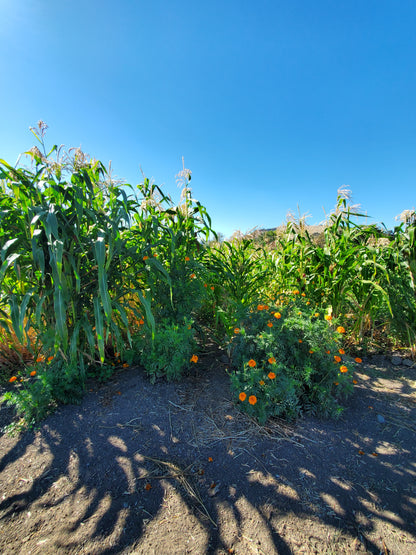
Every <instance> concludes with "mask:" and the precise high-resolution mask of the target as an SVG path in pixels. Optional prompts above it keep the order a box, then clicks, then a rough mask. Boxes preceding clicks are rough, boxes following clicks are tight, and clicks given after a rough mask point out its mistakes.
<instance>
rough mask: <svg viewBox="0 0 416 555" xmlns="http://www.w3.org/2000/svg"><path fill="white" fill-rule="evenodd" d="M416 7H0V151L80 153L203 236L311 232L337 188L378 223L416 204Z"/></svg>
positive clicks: (359, 3)
mask: <svg viewBox="0 0 416 555" xmlns="http://www.w3.org/2000/svg"><path fill="white" fill-rule="evenodd" d="M415 29H416V2H415V0H398V1H397V0H391V1H386V0H348V1H347V0H345V1H344V0H339V1H334V0H285V1H282V0H270V1H266V0H256V2H254V1H253V0H250V1H246V0H235V1H234V0H230V1H227V0H221V1H217V0H212V1H210V2H199V1H196V0H194V1H176V0H172V1H168V0H165V1H161V0H152V1H149V0H147V1H142V0H119V1H118V2H114V0H113V1H111V2H110V1H107V0H101V1H99V2H98V1H97V0H82V1H81V0H60V1H58V2H57V1H55V0H20V1H17V0H0V68H1V73H0V75H1V85H0V105H1V118H0V157H2V158H5V159H6V160H8V161H9V162H11V163H15V161H16V159H17V156H18V154H19V153H20V152H22V151H24V150H27V149H28V148H30V147H31V146H33V144H34V138H33V136H32V135H31V133H30V132H29V131H28V128H29V126H30V125H35V124H36V122H37V121H38V120H39V119H42V120H44V121H45V122H46V123H47V124H48V125H49V130H48V135H47V139H48V144H50V145H52V144H54V143H58V144H61V143H64V144H65V145H67V146H81V147H82V149H83V150H84V151H86V152H87V153H88V154H90V155H91V156H93V157H95V158H99V159H100V160H102V161H103V162H104V163H105V164H107V163H108V161H109V160H112V166H113V169H114V172H115V173H116V174H117V176H118V177H120V178H123V179H125V180H126V181H128V182H130V183H133V184H136V183H138V182H140V180H141V173H140V167H142V169H143V171H144V173H145V174H146V175H147V176H148V177H153V178H154V180H155V182H156V183H157V184H162V185H164V188H165V191H166V192H167V193H169V194H171V195H172V196H173V197H174V198H175V199H177V198H178V195H179V190H178V189H177V187H176V182H175V174H176V173H177V172H178V171H179V170H180V169H181V167H182V162H181V157H182V156H184V157H185V165H186V167H187V168H190V169H191V170H192V172H193V173H192V186H193V191H194V196H195V198H197V199H198V200H199V201H200V202H202V204H204V205H205V206H206V207H207V209H208V212H209V213H210V214H211V216H212V219H213V225H214V228H215V229H216V230H217V231H219V232H222V233H223V234H225V235H226V236H229V235H230V234H231V233H232V232H233V231H234V230H237V229H240V230H241V231H243V232H244V231H246V230H249V229H251V228H253V227H255V226H258V227H275V226H277V225H280V224H281V223H282V222H283V221H284V220H285V215H286V213H287V211H288V210H292V211H297V206H298V205H299V208H300V211H301V213H305V212H307V213H310V214H311V215H312V218H310V219H309V220H308V221H309V223H318V222H320V221H322V220H323V219H324V217H325V214H324V210H325V211H326V212H329V211H330V210H331V209H332V208H333V207H334V204H335V201H336V194H337V189H338V188H339V187H341V186H343V185H349V186H350V188H351V190H352V192H353V199H354V201H355V202H356V203H360V204H361V205H362V207H363V210H366V211H367V212H368V215H369V216H371V217H372V219H371V220H369V222H370V221H371V222H374V223H375V222H384V223H385V224H386V226H387V227H388V228H392V227H393V226H394V224H395V220H394V217H395V216H396V215H397V214H399V213H400V212H402V211H403V210H404V209H410V208H413V207H415V205H416V199H415V197H416V195H415V191H416V179H415V178H416V33H415Z"/></svg>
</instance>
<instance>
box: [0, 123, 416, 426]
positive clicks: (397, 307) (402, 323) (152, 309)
mask: <svg viewBox="0 0 416 555" xmlns="http://www.w3.org/2000/svg"><path fill="white" fill-rule="evenodd" d="M45 130H46V126H45V124H43V123H42V122H40V123H39V126H38V129H32V132H33V133H34V135H35V137H36V138H37V140H38V141H39V144H40V147H41V150H39V148H37V147H33V148H32V149H31V150H30V151H28V152H27V153H25V154H26V156H27V157H28V158H29V160H30V164H31V165H30V168H27V167H24V166H19V167H12V166H10V165H9V164H8V163H7V162H5V161H4V160H0V286H1V287H0V326H1V335H0V338H1V342H2V343H3V345H2V347H4V348H1V349H0V363H2V368H3V369H6V368H7V371H6V370H3V371H2V372H3V378H4V379H5V380H7V379H8V378H9V377H10V376H9V372H10V365H9V366H7V364H4V363H3V360H2V358H4V357H7V356H9V357H10V356H11V354H10V353H12V352H13V357H14V360H17V361H18V362H17V363H16V364H17V365H18V366H20V370H19V372H18V373H17V376H15V377H16V380H15V382H14V390H12V391H10V392H8V393H7V394H6V397H5V399H6V400H7V401H8V402H10V403H12V404H14V405H15V406H16V408H17V410H18V412H19V414H21V415H22V416H23V417H24V419H25V420H26V422H27V423H33V422H34V421H36V420H38V419H40V418H42V417H43V416H44V415H45V414H47V412H48V411H49V410H51V409H52V408H53V407H55V406H56V405H57V404H58V403H68V402H71V403H72V402H79V400H80V399H81V397H82V394H83V391H84V389H85V381H86V378H87V377H93V378H94V379H97V380H100V381H103V380H105V379H108V377H109V376H111V374H112V372H113V371H114V369H115V366H114V365H115V364H120V365H121V364H122V363H123V362H124V363H125V364H123V366H125V365H126V364H127V363H126V361H127V362H129V363H133V362H134V363H139V364H142V365H143V366H144V367H145V368H146V371H147V372H148V373H149V375H150V377H151V379H152V380H153V381H154V380H155V379H156V378H158V377H161V376H164V377H166V378H167V379H169V380H171V379H178V378H180V377H181V376H182V375H183V373H184V372H185V371H186V369H187V368H189V366H190V365H191V364H193V362H190V361H191V357H192V356H193V355H194V354H195V353H196V352H197V343H198V342H197V339H196V336H195V329H196V328H197V329H198V330H199V333H200V337H199V340H200V341H203V340H204V339H205V337H204V336H202V335H201V333H202V332H203V333H208V332H209V333H210V334H211V336H213V337H214V338H215V339H216V340H217V341H218V342H219V343H220V344H221V345H223V346H226V347H227V348H228V351H229V352H230V354H232V356H233V361H234V363H235V365H236V367H237V371H236V372H235V373H234V374H231V380H232V386H233V389H234V392H235V395H236V397H237V398H238V397H239V395H240V394H245V395H246V399H245V400H244V401H241V400H238V402H239V403H240V404H241V407H242V408H243V410H246V411H247V412H248V413H249V414H251V415H252V416H255V417H257V418H259V420H260V421H261V422H264V421H265V420H266V419H267V418H268V417H270V416H284V417H286V418H296V417H297V416H298V415H299V414H301V413H302V412H304V411H311V412H316V413H317V414H318V413H319V414H323V415H333V416H337V415H338V414H340V411H341V410H342V408H341V406H340V400H341V399H342V397H344V396H345V395H347V394H348V393H350V392H351V379H352V378H351V373H352V366H351V365H348V371H347V372H340V367H341V366H343V364H342V362H341V363H339V364H334V362H333V361H334V356H338V354H337V352H338V349H339V347H340V339H341V336H340V334H337V332H336V327H337V325H336V324H335V322H337V324H342V325H343V326H344V327H345V328H346V331H347V334H346V336H347V337H348V341H349V342H350V343H360V345H361V346H362V347H366V346H369V345H374V344H377V342H378V344H383V342H387V341H390V342H394V343H395V344H396V345H397V344H398V345H407V346H408V347H410V348H412V349H413V352H415V350H416V347H415V343H416V295H415V278H416V239H415V237H416V231H415V229H416V223H415V222H416V218H415V214H414V211H406V217H405V219H404V220H403V223H402V224H401V225H400V226H398V227H397V228H396V229H395V231H394V234H388V233H386V232H384V231H383V230H381V229H379V228H377V227H376V226H368V225H363V224H362V223H357V222H359V221H360V218H362V217H363V215H362V214H360V213H357V211H356V210H354V209H353V208H352V207H351V206H350V205H349V204H348V198H347V196H346V195H345V194H344V195H342V194H341V195H340V196H339V197H338V201H337V206H336V208H335V211H334V213H333V214H331V216H330V217H329V218H328V221H327V224H326V225H325V227H324V231H323V233H322V234H321V235H320V238H319V241H316V240H314V239H313V238H312V237H311V236H310V235H309V233H308V230H307V227H306V226H305V222H304V218H301V219H300V221H299V222H296V221H292V222H290V223H289V224H288V225H287V229H286V232H285V233H283V234H278V233H276V231H274V230H269V231H267V232H266V233H265V234H263V235H261V234H257V235H254V236H253V237H250V238H244V237H241V236H240V237H234V239H233V240H230V241H228V242H218V241H217V242H216V243H213V242H212V241H211V242H210V238H212V236H214V238H217V236H216V234H215V232H214V231H213V230H212V227H211V220H210V217H209V215H208V213H207V211H206V209H205V208H204V206H202V205H201V204H200V203H199V202H198V201H196V200H194V199H193V198H192V190H191V187H190V181H191V172H190V170H187V169H186V168H185V166H183V170H182V171H181V172H180V173H179V174H178V176H177V177H178V181H179V184H180V185H181V187H182V195H181V201H180V202H179V204H178V205H177V206H175V205H174V204H173V203H172V201H171V199H170V198H169V197H168V196H167V195H165V194H164V193H163V191H162V190H161V188H160V187H158V186H157V185H155V184H153V183H151V182H150V181H149V180H148V179H147V178H144V180H143V182H142V183H140V184H139V185H138V186H137V189H133V188H132V187H131V186H130V185H127V184H120V183H117V182H114V181H113V180H112V178H111V174H110V172H108V171H107V169H106V168H105V167H104V166H103V164H101V163H100V162H98V161H96V160H93V159H89V158H87V156H86V155H85V154H84V153H82V152H81V151H80V150H79V149H75V150H74V149H70V150H69V151H67V152H65V151H62V149H58V148H57V147H56V146H54V147H53V148H52V149H51V150H50V151H49V152H47V150H46V148H45V144H44V134H45ZM274 301H276V303H275V304H273V303H274ZM259 302H263V303H264V302H267V303H269V304H270V305H272V304H273V312H274V313H272V312H271V310H272V309H271V308H270V307H267V308H265V305H264V304H262V305H260V307H261V309H254V310H253V307H255V306H256V305H257V303H259ZM277 303H279V304H277ZM276 312H277V313H278V314H279V315H280V317H277V316H276ZM325 317H327V318H328V319H327V320H325ZM332 318H333V319H332ZM268 324H269V325H268ZM233 334H234V335H235V336H234V337H233V339H232V341H230V338H231V337H232V336H233ZM299 341H301V343H300V342H299ZM328 351H329V352H328ZM7 353H9V355H8V354H7ZM30 359H32V360H33V361H35V362H33V364H32V366H30V367H28V366H26V365H27V364H28V363H29V362H30ZM251 360H254V361H255V362H256V365H255V366H250V365H249V364H248V363H249V361H251ZM270 360H272V362H270ZM45 361H46V362H45ZM16 364H13V365H12V367H13V368H14V367H15V366H16ZM28 368H29V369H30V370H31V371H32V372H33V371H35V372H37V374H36V376H35V377H34V376H31V377H30V378H29V377H28V376H26V374H27V373H28V372H29V370H28ZM270 373H272V374H271V375H272V376H274V377H272V378H270V377H269V374H270ZM17 378H18V379H17ZM20 380H23V381H20ZM263 382H264V384H263ZM243 396H244V395H243ZM250 397H251V401H252V403H250V402H249V399H250ZM254 398H255V400H256V401H255V402H254Z"/></svg>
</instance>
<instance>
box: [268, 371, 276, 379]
mask: <svg viewBox="0 0 416 555" xmlns="http://www.w3.org/2000/svg"><path fill="white" fill-rule="evenodd" d="M267 377H268V378H269V379H271V380H274V379H275V377H276V374H275V373H274V372H269V373H268V374H267Z"/></svg>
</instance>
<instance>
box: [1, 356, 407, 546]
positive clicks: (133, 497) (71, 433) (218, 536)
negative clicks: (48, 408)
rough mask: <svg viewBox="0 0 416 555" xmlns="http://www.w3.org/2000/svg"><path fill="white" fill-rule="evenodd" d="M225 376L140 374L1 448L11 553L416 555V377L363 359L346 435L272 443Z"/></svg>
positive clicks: (207, 361) (4, 538)
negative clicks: (152, 379) (178, 378)
mask: <svg viewBox="0 0 416 555" xmlns="http://www.w3.org/2000/svg"><path fill="white" fill-rule="evenodd" d="M221 360H223V354H221V353H206V354H205V355H204V356H202V357H201V358H200V362H199V363H198V365H197V368H195V370H194V371H193V373H192V374H191V375H189V376H187V377H186V378H185V379H184V380H183V381H182V382H181V383H166V382H164V381H160V382H158V383H156V384H155V385H152V384H151V383H149V381H148V379H147V378H146V376H145V374H144V372H143V370H142V369H140V368H130V369H128V370H127V371H124V372H123V373H119V374H117V375H116V376H114V377H113V379H112V380H111V381H109V382H107V383H106V384H105V385H102V386H100V385H97V384H95V385H94V384H93V385H91V386H90V388H89V391H88V394H87V395H86V397H85V399H84V401H83V402H82V404H81V405H79V406H64V407H61V408H60V409H59V410H58V411H57V412H56V413H55V414H53V415H51V416H50V417H48V418H47V419H46V420H44V421H43V422H42V423H41V425H40V426H39V428H38V429H36V430H32V431H27V432H25V433H22V434H20V436H18V437H10V436H8V435H6V434H4V433H3V434H2V435H1V437H0V552H1V553H4V554H13V555H14V554H24V555H26V554H40V553H41V554H52V553H53V554H56V553H71V554H94V555H96V554H110V553H126V554H127V553H135V554H136V553H137V554H139V553H143V554H157V555H159V554H168V555H171V554H185V553H193V554H204V553H215V554H225V553H235V554H244V555H246V554H250V553H253V554H267V555H271V554H275V553H278V554H290V553H296V554H297V553H319V554H322V553H327V554H330V553H333V554H342V553H377V554H379V553H382V554H383V555H386V554H397V555H399V554H403V555H409V554H416V368H414V367H412V368H407V367H404V366H397V367H395V366H392V365H391V364H390V359H387V358H386V357H380V356H379V357H378V358H377V357H373V358H371V357H367V359H365V360H364V363H363V365H362V366H361V371H360V372H359V373H356V379H357V381H358V384H357V385H356V386H355V393H354V396H353V397H351V398H350V399H349V400H348V401H347V409H346V411H345V412H344V414H343V415H342V417H341V419H340V420H338V421H334V420H320V419H318V418H315V417H313V416H304V417H303V418H302V419H301V420H299V421H298V422H296V423H295V424H287V423H285V422H282V421H273V422H271V423H269V424H268V425H267V426H265V427H260V426H258V425H257V424H256V423H255V422H253V421H252V420H251V419H249V418H248V417H247V416H245V415H243V414H241V413H240V412H239V411H238V409H237V407H236V406H235V405H234V404H233V402H232V400H231V394H230V388H229V379H228V376H227V374H226V370H225V369H226V364H223V363H222V362H221ZM12 418H13V414H12V411H11V409H9V408H7V407H5V406H4V405H3V406H1V411H0V425H1V426H4V425H6V424H7V423H9V422H10V420H11V419H12Z"/></svg>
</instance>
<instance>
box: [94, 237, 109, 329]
mask: <svg viewBox="0 0 416 555" xmlns="http://www.w3.org/2000/svg"><path fill="white" fill-rule="evenodd" d="M94 252H95V260H96V263H97V266H98V288H99V291H100V296H101V302H102V303H103V308H104V314H105V316H106V318H107V321H109V320H110V318H111V313H112V307H111V299H110V295H109V293H108V284H107V272H106V271H105V242H104V237H98V239H97V240H96V241H95V243H94Z"/></svg>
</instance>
